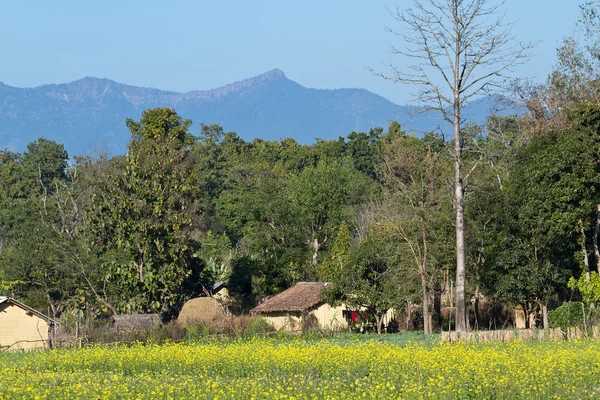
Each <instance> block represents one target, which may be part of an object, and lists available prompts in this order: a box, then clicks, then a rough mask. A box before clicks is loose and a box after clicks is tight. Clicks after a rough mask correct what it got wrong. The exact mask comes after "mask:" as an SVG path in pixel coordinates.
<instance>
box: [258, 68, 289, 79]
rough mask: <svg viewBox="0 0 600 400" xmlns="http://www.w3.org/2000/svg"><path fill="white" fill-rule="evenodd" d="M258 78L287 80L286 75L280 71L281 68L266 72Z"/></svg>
mask: <svg viewBox="0 0 600 400" xmlns="http://www.w3.org/2000/svg"><path fill="white" fill-rule="evenodd" d="M258 77H262V78H265V79H280V78H286V76H285V73H284V72H283V71H282V70H280V69H279V68H275V69H272V70H270V71H267V72H265V73H264V74H262V75H259V76H258Z"/></svg>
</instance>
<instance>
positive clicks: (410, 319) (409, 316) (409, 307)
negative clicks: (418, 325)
mask: <svg viewBox="0 0 600 400" xmlns="http://www.w3.org/2000/svg"><path fill="white" fill-rule="evenodd" d="M412 308H413V307H412V301H410V300H409V301H407V302H406V330H407V331H412V330H413V328H414V324H413V315H412Z"/></svg>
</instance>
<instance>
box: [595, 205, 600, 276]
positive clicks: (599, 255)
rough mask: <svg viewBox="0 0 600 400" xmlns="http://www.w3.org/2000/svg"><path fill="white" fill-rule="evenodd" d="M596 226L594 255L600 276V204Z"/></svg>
mask: <svg viewBox="0 0 600 400" xmlns="http://www.w3.org/2000/svg"><path fill="white" fill-rule="evenodd" d="M597 207H598V212H597V214H596V224H595V225H594V255H595V256H596V270H597V271H598V274H600V246H598V232H599V231H600V204H598V206H597Z"/></svg>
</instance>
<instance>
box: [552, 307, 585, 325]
mask: <svg viewBox="0 0 600 400" xmlns="http://www.w3.org/2000/svg"><path fill="white" fill-rule="evenodd" d="M581 304H582V303H579V302H570V301H569V302H565V303H562V305H561V306H560V307H558V308H556V309H554V310H552V311H550V312H548V322H549V323H550V327H551V328H561V329H563V330H566V329H567V328H568V327H570V326H582V325H583V310H582V308H581Z"/></svg>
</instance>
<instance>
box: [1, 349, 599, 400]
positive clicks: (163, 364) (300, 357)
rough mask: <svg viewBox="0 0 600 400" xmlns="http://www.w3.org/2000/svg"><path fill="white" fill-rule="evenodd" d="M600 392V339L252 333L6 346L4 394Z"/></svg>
mask: <svg viewBox="0 0 600 400" xmlns="http://www.w3.org/2000/svg"><path fill="white" fill-rule="evenodd" d="M599 397H600V343H598V342H594V341H580V342H561V343H541V344H539V343H520V342H515V343H511V344H489V345H482V344H479V345H455V344H439V345H438V344H434V345H427V344H418V343H415V344H410V343H409V344H406V345H397V344H394V343H392V342H389V341H381V340H366V341H365V340H361V341H349V342H341V341H336V340H321V341H306V340H302V339H290V340H283V341H282V340H275V339H253V340H246V341H229V342H214V343H204V344H165V345H136V346H133V347H126V346H111V347H88V348H83V349H72V350H55V351H50V352H40V353H20V354H8V353H2V354H0V399H5V398H6V399H8V398H26V399H29V398H31V399H46V398H53V399H75V398H83V399H99V398H102V399H104V398H107V399H115V398H139V399H154V398H160V399H169V398H172V399H181V398H185V399H235V398H240V399H390V398H409V399H410V398H433V399H439V398H477V399H478V398H523V399H535V398H541V399H545V398H574V399H575V398H577V399H580V398H599Z"/></svg>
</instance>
